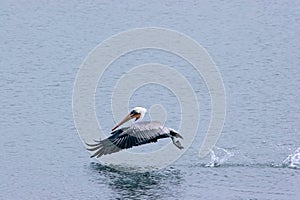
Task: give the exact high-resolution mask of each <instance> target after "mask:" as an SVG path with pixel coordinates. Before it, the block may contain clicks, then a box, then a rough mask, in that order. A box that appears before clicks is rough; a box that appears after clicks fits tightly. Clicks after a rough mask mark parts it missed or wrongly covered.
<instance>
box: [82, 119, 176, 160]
mask: <svg viewBox="0 0 300 200" xmlns="http://www.w3.org/2000/svg"><path fill="white" fill-rule="evenodd" d="M169 132H170V131H169V129H168V128H165V127H163V125H162V124H161V123H159V122H139V123H135V124H133V125H132V126H131V127H125V128H122V129H118V130H116V131H114V132H113V133H112V135H111V136H110V137H108V138H106V139H104V140H101V141H99V142H97V143H95V144H87V146H88V148H87V149H88V150H89V151H96V152H95V153H94V154H93V155H92V156H91V157H100V156H102V155H106V154H111V153H115V152H118V151H121V150H122V149H128V148H132V147H133V146H139V145H143V144H147V143H151V142H157V140H158V139H162V138H166V137H170V135H169Z"/></svg>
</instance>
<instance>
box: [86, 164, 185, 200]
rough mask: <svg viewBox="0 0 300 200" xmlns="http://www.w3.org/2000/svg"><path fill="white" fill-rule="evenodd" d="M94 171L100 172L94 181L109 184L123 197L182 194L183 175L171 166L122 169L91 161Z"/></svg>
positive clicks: (178, 196) (156, 196) (146, 197)
mask: <svg viewBox="0 0 300 200" xmlns="http://www.w3.org/2000/svg"><path fill="white" fill-rule="evenodd" d="M90 168H91V170H93V173H95V174H96V173H98V175H97V176H95V179H94V180H92V181H93V182H97V183H100V184H103V183H104V184H105V185H108V186H109V187H110V188H111V190H112V191H114V192H115V193H116V194H117V196H119V197H120V198H121V199H127V198H128V199H162V198H164V199H166V198H167V197H169V198H173V199H174V198H182V197H183V196H180V193H179V191H180V188H181V183H182V182H183V175H182V173H181V171H180V170H178V169H174V168H169V169H164V170H161V171H152V172H151V171H150V172H149V171H147V172H141V171H139V170H136V171H134V170H132V169H131V170H130V172H129V170H124V171H123V170H122V171H119V170H117V169H116V168H115V167H110V166H105V165H102V164H99V163H91V164H90Z"/></svg>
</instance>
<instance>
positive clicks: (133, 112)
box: [130, 110, 138, 116]
mask: <svg viewBox="0 0 300 200" xmlns="http://www.w3.org/2000/svg"><path fill="white" fill-rule="evenodd" d="M136 114H138V112H136V111H135V110H133V111H131V112H130V115H131V116H135V115H136Z"/></svg>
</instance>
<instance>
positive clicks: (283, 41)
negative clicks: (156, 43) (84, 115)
mask: <svg viewBox="0 0 300 200" xmlns="http://www.w3.org/2000/svg"><path fill="white" fill-rule="evenodd" d="M299 22H300V2H299V1H288V0H284V1H228V0H224V1H200V2H199V1H186V2H184V1H164V2H159V1H154V2H151V3H150V2H147V1H126V2H124V1H43V0H41V1H17V0H8V1H1V2H0V38H1V40H0V88H1V96H0V107H1V109H0V113H1V114H0V124H1V134H0V144H1V151H0V158H1V164H0V177H1V182H0V183H1V184H0V199H287V200H290V199H299V198H300V189H299V183H300V171H299V165H296V167H292V166H291V165H290V163H289V162H283V161H284V160H285V159H286V158H287V157H288V156H289V155H292V154H293V152H294V151H295V150H296V149H297V148H298V147H300V141H299V139H300V137H299V131H300V123H299V122H300V107H299V105H300V86H299V85H300V76H299V74H300V68H299V66H300V57H299V52H300V51H299V50H300V41H299V32H300V27H299V24H300V23H299ZM149 26H155V27H163V28H168V29H172V30H176V31H179V32H182V33H184V34H186V35H188V36H190V37H192V38H193V39H194V40H196V41H197V42H198V43H200V44H201V45H202V46H203V47H204V48H206V49H207V51H208V52H209V54H210V55H211V57H212V58H213V60H214V62H215V63H216V65H217V66H218V68H219V71H220V73H221V75H222V78H223V81H224V86H225V89H226V97H227V113H226V122H225V125H224V129H223V132H222V135H221V137H220V139H219V140H218V143H217V147H219V148H217V149H216V150H215V156H216V157H217V158H216V157H215V158H213V156H208V157H207V158H206V159H204V160H200V159H199V158H198V153H199V148H200V145H201V143H202V141H203V137H204V133H205V130H207V127H208V125H209V116H210V111H211V107H210V97H209V92H208V91H207V88H206V85H205V82H204V81H203V80H202V79H201V77H200V78H199V76H196V75H195V73H194V72H195V71H194V69H193V68H192V67H191V66H190V64H189V63H187V62H186V61H184V60H183V59H181V58H179V57H177V56H175V55H172V54H170V53H167V52H162V51H158V50H143V51H136V52H132V53H130V54H128V55H126V56H124V57H121V58H119V59H118V60H116V61H115V62H114V63H112V65H111V67H110V68H109V69H108V70H107V71H106V72H105V74H104V76H103V77H102V79H101V80H100V81H99V85H98V88H97V91H96V105H95V107H96V112H97V118H98V120H99V121H101V125H102V128H103V129H104V130H107V132H109V130H110V129H111V128H112V126H113V125H114V124H115V122H114V120H113V118H112V115H111V108H110V100H111V99H110V98H111V92H112V90H113V88H112V87H111V86H112V85H114V84H116V82H117V81H118V79H119V77H120V76H121V75H122V74H124V73H126V71H128V70H129V69H131V68H132V67H134V66H136V65H139V64H143V63H149V62H156V63H162V64H166V65H169V66H173V67H174V68H175V69H176V70H178V71H179V72H180V73H181V74H183V75H184V76H185V77H186V79H187V80H188V81H189V82H190V83H191V85H192V86H193V88H194V90H195V91H196V95H197V97H198V98H199V109H200V113H201V114H200V117H201V121H200V124H199V130H198V135H197V137H196V139H195V141H194V143H193V144H192V146H191V147H190V148H189V149H188V150H187V151H186V153H185V154H184V155H183V156H182V157H181V158H180V159H179V160H177V161H176V162H175V163H173V164H172V165H170V166H168V167H167V168H166V169H163V170H160V171H152V172H141V171H139V170H136V171H135V170H133V171H132V172H124V171H122V170H121V171H118V170H116V169H115V168H114V167H111V166H105V165H102V164H99V163H98V162H97V161H96V160H92V159H90V158H89V156H90V154H89V153H88V152H87V151H86V150H85V148H84V146H83V145H82V143H81V141H80V139H79V137H78V134H77V130H76V129H75V126H74V122H73V113H72V91H73V84H74V81H75V77H76V73H77V71H78V69H79V66H80V65H81V63H82V62H83V60H84V58H85V57H86V56H87V55H88V53H89V52H90V51H91V50H92V49H93V48H94V47H95V46H96V45H98V44H99V43H100V42H102V41H103V40H105V39H107V38H108V37H110V36H112V35H114V34H117V33H119V32H122V31H126V30H129V29H133V28H141V27H149ZM166 78H168V77H166ZM152 92H157V93H158V94H161V93H164V94H165V95H162V96H160V98H157V97H156V96H153V95H151V93H152ZM129 104H130V107H134V106H137V105H142V106H144V107H146V108H150V107H151V106H152V105H153V104H161V105H163V106H164V108H165V109H166V112H167V113H168V116H167V125H168V126H170V127H173V128H174V129H178V128H179V122H180V114H179V113H180V108H179V106H178V105H177V104H176V98H175V97H174V95H173V94H172V93H171V92H170V91H168V90H167V89H166V88H163V87H160V86H159V85H146V86H144V87H141V88H139V89H138V90H137V91H136V93H135V94H134V95H133V96H132V98H131V99H130V101H129ZM146 119H149V116H146ZM164 144H165V143H164V141H162V142H160V143H158V144H155V145H153V148H157V147H159V146H160V145H164ZM157 145H158V146H157ZM147 148H152V147H151V145H150V146H147ZM224 150H225V151H226V152H228V153H226V152H225V153H224ZM134 151H138V148H136V149H134ZM224 156H225V157H224ZM216 159H221V160H222V159H223V161H222V162H218V161H217V160H216ZM295 162H297V160H296V161H295ZM298 162H299V160H298Z"/></svg>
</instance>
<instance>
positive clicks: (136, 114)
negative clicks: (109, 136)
mask: <svg viewBox="0 0 300 200" xmlns="http://www.w3.org/2000/svg"><path fill="white" fill-rule="evenodd" d="M146 112H147V109H146V108H143V107H135V108H133V109H132V110H131V111H130V113H129V114H128V115H127V116H126V117H125V118H124V119H123V120H122V121H121V122H120V123H118V124H117V125H116V126H115V127H114V128H113V129H112V131H113V130H115V129H116V128H118V127H119V126H121V125H122V124H124V123H125V122H127V121H129V120H131V119H134V118H135V121H137V120H139V119H143V118H144V116H145V114H146Z"/></svg>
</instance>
